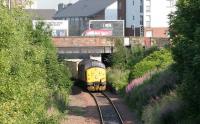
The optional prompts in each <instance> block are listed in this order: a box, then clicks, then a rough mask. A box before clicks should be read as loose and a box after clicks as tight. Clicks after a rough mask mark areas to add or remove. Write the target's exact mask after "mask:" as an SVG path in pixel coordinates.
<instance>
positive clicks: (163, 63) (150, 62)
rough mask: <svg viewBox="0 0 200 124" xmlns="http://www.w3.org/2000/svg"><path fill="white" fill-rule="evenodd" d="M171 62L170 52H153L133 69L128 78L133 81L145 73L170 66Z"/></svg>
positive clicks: (165, 50)
mask: <svg viewBox="0 0 200 124" xmlns="http://www.w3.org/2000/svg"><path fill="white" fill-rule="evenodd" d="M172 62H173V60H172V55H171V52H170V50H168V49H161V50H160V51H155V52H153V53H151V54H150V55H149V56H147V57H145V58H144V59H143V60H141V61H140V62H139V63H137V64H136V65H135V66H134V67H133V69H132V71H131V73H130V77H129V78H130V79H135V78H137V77H141V76H143V75H144V74H145V73H147V72H150V71H153V70H158V69H163V68H165V67H167V66H169V65H170V64H172Z"/></svg>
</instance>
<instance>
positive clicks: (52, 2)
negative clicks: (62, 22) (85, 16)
mask: <svg viewBox="0 0 200 124" xmlns="http://www.w3.org/2000/svg"><path fill="white" fill-rule="evenodd" d="M76 1H78V0H33V2H34V4H33V5H32V7H31V8H32V9H56V10H57V9H58V4H59V3H64V4H68V3H75V2H76Z"/></svg>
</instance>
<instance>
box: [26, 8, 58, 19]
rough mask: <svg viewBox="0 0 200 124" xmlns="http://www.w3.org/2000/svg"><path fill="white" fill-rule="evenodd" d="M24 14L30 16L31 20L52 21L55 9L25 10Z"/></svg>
mask: <svg viewBox="0 0 200 124" xmlns="http://www.w3.org/2000/svg"><path fill="white" fill-rule="evenodd" d="M25 12H27V13H28V14H31V17H32V19H38V18H40V19H44V20H52V19H53V16H54V15H55V13H56V10H55V9H25Z"/></svg>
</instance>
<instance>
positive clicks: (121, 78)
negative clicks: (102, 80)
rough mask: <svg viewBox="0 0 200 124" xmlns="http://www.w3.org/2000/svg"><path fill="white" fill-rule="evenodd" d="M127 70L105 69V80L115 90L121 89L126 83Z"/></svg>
mask: <svg viewBox="0 0 200 124" xmlns="http://www.w3.org/2000/svg"><path fill="white" fill-rule="evenodd" d="M128 75H129V71H127V70H123V71H122V70H120V69H111V68H108V69H107V82H108V83H109V84H111V86H112V87H113V88H115V90H116V91H120V90H123V88H124V87H125V86H126V85H127V84H128Z"/></svg>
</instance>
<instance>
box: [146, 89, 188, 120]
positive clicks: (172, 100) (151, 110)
mask: <svg viewBox="0 0 200 124" xmlns="http://www.w3.org/2000/svg"><path fill="white" fill-rule="evenodd" d="M183 111H184V109H183V101H181V100H180V98H178V96H177V95H176V93H175V92H171V93H170V94H168V95H164V96H163V97H162V98H161V99H158V100H155V101H153V102H152V103H150V104H149V105H147V106H145V107H144V110H143V114H142V120H143V121H144V123H145V124H179V123H180V124H186V123H184V122H185V121H180V120H184V118H182V112H183ZM188 124H189V123H188Z"/></svg>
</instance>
